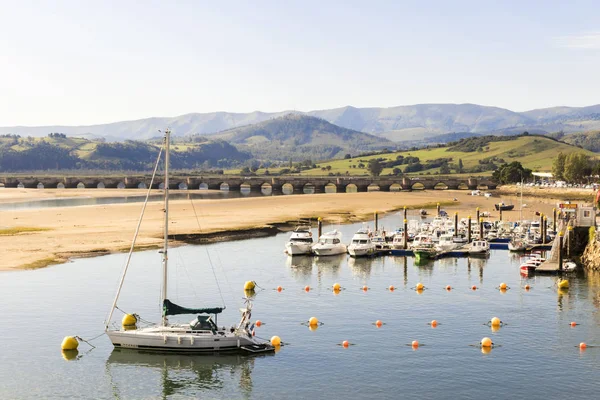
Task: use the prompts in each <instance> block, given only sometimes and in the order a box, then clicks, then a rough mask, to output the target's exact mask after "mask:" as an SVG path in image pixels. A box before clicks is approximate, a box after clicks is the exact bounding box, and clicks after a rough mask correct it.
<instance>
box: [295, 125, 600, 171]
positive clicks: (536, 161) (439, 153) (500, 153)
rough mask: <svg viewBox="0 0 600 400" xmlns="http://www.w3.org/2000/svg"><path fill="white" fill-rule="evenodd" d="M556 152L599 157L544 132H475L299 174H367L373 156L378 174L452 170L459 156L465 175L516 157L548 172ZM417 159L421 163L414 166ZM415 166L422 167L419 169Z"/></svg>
mask: <svg viewBox="0 0 600 400" xmlns="http://www.w3.org/2000/svg"><path fill="white" fill-rule="evenodd" d="M559 152H563V153H565V154H568V153H573V152H580V153H584V154H586V155H588V156H590V157H594V158H598V157H599V156H598V154H595V153H592V152H590V151H588V150H583V149H581V148H578V147H575V146H572V145H569V144H567V143H563V142H559V141H556V140H554V139H551V138H547V137H544V136H534V135H521V136H500V137H494V136H479V137H474V138H468V139H462V140H460V141H458V142H455V143H452V144H449V145H448V146H444V147H433V148H425V149H419V150H410V151H401V152H395V153H387V154H377V155H370V156H363V157H360V156H359V157H355V158H352V159H345V160H334V161H329V162H323V163H319V167H318V168H314V169H311V170H308V171H305V172H303V174H305V173H306V174H311V175H323V174H324V173H325V172H326V173H328V174H329V173H333V174H338V173H339V174H341V175H345V174H346V173H348V174H350V175H363V174H368V171H367V168H366V166H367V163H368V162H369V160H370V159H374V158H378V159H380V160H381V161H382V163H384V164H387V165H386V167H385V168H384V170H383V172H382V173H381V174H382V175H388V174H393V173H394V168H399V169H400V170H401V171H402V172H403V173H414V174H419V175H422V174H438V173H440V167H441V166H442V165H444V164H446V165H447V166H448V167H449V168H450V171H451V172H452V173H456V168H457V166H458V163H459V160H462V164H463V173H465V174H469V175H477V174H486V175H491V171H493V170H494V169H496V168H497V167H498V166H499V165H501V164H504V163H510V162H513V161H519V162H520V163H521V164H522V165H523V166H524V167H525V168H529V169H531V170H533V171H548V172H549V171H551V169H552V161H553V160H554V158H556V155H557V154H558V153H559ZM417 159H418V161H419V164H420V165H421V167H418V166H415V164H417V163H416V162H415V161H416V160H417ZM394 164H396V165H394ZM407 168H408V172H407ZM419 168H422V169H420V170H419ZM411 171H412V172H411Z"/></svg>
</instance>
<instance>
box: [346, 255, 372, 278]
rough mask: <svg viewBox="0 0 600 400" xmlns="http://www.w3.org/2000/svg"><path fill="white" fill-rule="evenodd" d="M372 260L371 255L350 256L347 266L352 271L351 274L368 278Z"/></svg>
mask: <svg viewBox="0 0 600 400" xmlns="http://www.w3.org/2000/svg"><path fill="white" fill-rule="evenodd" d="M373 261H374V260H373V258H371V257H359V258H356V257H350V258H349V259H348V266H349V267H350V270H351V271H352V275H354V276H357V277H361V278H368V277H370V276H371V269H372V268H373Z"/></svg>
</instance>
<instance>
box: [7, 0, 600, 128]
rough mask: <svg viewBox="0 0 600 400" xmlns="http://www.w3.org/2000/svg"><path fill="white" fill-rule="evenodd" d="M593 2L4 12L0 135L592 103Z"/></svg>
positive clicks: (597, 45)
mask: <svg viewBox="0 0 600 400" xmlns="http://www.w3.org/2000/svg"><path fill="white" fill-rule="evenodd" d="M599 15H600V2H599V1H598V0H593V1H577V0H569V1H527V0H521V1H507V0H503V1H493V2H492V1H486V0H478V1H457V0H454V1H446V0H438V1H426V0H418V1H401V0H390V1H376V0H370V1H349V0H344V1H327V0H320V1H312V0H302V1H294V2H292V1H281V0H277V1H260V0H253V1H239V2H233V1H215V0H211V1H202V0H190V1H166V0H165V1H133V0H119V1H109V0H102V1H85V0H73V1H69V0H48V1H44V0H38V1H30V0H0V54H1V58H0V125H1V126H9V125H45V124H64V125H74V124H95V123H105V122H113V121H120V120H128V119H139V118H145V117H151V116H176V115H180V114H185V113H189V112H212V111H234V112H248V111H253V110H261V111H280V110H291V109H297V110H303V111H308V110H314V109H324V108H334V107H341V106H345V105H353V106H357V107H367V106H371V107H389V106H395V105H407V104H416V103H442V102H443V103H478V104H484V105H495V106H499V107H506V108H510V109H512V110H515V111H524V110H527V109H533V108H541V107H548V106H555V105H571V106H583V105H591V104H596V103H600V25H599V24H598V16H599Z"/></svg>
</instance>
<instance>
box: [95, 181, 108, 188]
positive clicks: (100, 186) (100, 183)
mask: <svg viewBox="0 0 600 400" xmlns="http://www.w3.org/2000/svg"><path fill="white" fill-rule="evenodd" d="M96 189H106V185H105V184H104V182H98V184H97V185H96Z"/></svg>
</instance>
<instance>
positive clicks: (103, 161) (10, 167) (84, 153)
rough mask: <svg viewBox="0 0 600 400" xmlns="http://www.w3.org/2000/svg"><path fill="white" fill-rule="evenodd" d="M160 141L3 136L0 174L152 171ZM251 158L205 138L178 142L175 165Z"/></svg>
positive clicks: (224, 163) (173, 156)
mask: <svg viewBox="0 0 600 400" xmlns="http://www.w3.org/2000/svg"><path fill="white" fill-rule="evenodd" d="M159 146H160V141H156V140H155V141H148V142H140V141H131V140H128V141H125V142H122V143H106V142H104V141H101V140H88V139H83V138H70V137H67V136H65V135H64V134H50V135H49V136H48V137H45V138H32V137H28V138H21V137H19V136H15V135H5V136H0V171H32V170H48V169H52V170H58V169H97V170H133V171H149V170H151V169H152V166H153V164H154V160H155V159H156V157H157V155H158V151H159ZM249 158H250V155H249V154H246V153H243V152H240V151H239V150H238V149H236V148H235V147H234V146H232V145H230V144H228V143H226V142H224V141H222V140H209V139H206V138H204V137H191V138H187V139H186V142H185V143H181V142H180V140H176V141H174V143H173V145H172V152H171V165H172V166H173V168H176V169H193V168H200V167H203V168H208V167H214V166H218V167H228V166H231V165H236V164H238V163H240V162H243V161H246V160H248V159H249Z"/></svg>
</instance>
